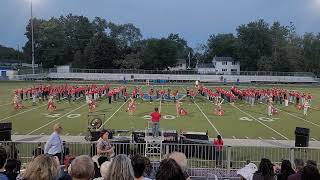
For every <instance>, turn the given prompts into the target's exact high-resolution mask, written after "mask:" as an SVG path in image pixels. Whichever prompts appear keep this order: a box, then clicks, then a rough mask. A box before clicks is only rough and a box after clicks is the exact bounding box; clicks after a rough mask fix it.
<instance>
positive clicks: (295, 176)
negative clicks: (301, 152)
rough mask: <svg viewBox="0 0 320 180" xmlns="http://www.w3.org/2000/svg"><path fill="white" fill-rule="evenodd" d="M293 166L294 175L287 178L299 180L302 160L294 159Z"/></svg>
mask: <svg viewBox="0 0 320 180" xmlns="http://www.w3.org/2000/svg"><path fill="white" fill-rule="evenodd" d="M294 165H295V171H296V173H295V174H292V175H290V176H289V177H288V180H301V173H302V169H303V167H304V162H303V160H302V159H295V160H294Z"/></svg>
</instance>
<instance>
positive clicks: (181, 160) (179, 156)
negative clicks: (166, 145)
mask: <svg viewBox="0 0 320 180" xmlns="http://www.w3.org/2000/svg"><path fill="white" fill-rule="evenodd" d="M168 158H169V159H173V160H175V161H176V162H177V164H178V165H179V166H180V167H181V169H182V170H183V171H185V170H187V168H188V160H187V157H186V155H185V154H184V153H181V152H176V151H174V152H172V153H171V154H169V157H168Z"/></svg>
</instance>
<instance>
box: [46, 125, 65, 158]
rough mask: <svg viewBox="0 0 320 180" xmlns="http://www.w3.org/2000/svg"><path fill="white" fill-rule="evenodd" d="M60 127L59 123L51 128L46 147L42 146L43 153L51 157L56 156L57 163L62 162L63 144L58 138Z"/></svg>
mask: <svg viewBox="0 0 320 180" xmlns="http://www.w3.org/2000/svg"><path fill="white" fill-rule="evenodd" d="M61 132H62V127H61V126H60V124H59V123H57V124H55V125H54V126H53V133H52V134H51V135H50V137H49V139H48V141H47V143H46V145H45V146H44V153H45V154H49V155H52V156H57V157H58V158H59V161H60V162H61V160H62V155H63V144H62V140H61V138H60V134H61Z"/></svg>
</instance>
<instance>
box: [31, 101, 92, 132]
mask: <svg viewBox="0 0 320 180" xmlns="http://www.w3.org/2000/svg"><path fill="white" fill-rule="evenodd" d="M85 105H87V103H85V104H83V105H81V106H79V107H77V108H76V109H73V110H71V111H69V112H68V113H66V114H64V115H62V116H60V117H58V118H57V119H55V120H53V121H50V122H48V123H47V124H45V125H43V126H41V127H39V128H37V129H35V130H33V131H31V132H29V133H28V134H27V135H30V134H32V133H34V132H36V131H38V130H40V129H42V128H44V127H46V126H48V125H50V124H52V123H54V122H56V121H58V120H59V119H61V118H63V117H65V116H67V115H69V114H71V113H72V112H74V111H76V110H78V109H80V108H82V107H83V106H85Z"/></svg>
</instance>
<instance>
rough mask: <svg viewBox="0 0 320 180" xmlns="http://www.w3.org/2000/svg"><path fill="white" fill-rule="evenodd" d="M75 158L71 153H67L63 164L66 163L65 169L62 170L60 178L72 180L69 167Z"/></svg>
mask: <svg viewBox="0 0 320 180" xmlns="http://www.w3.org/2000/svg"><path fill="white" fill-rule="evenodd" d="M74 159H75V157H74V156H71V155H67V156H66V157H65V158H64V160H63V164H64V169H63V171H62V172H61V175H60V178H59V180H72V178H71V176H70V175H69V174H68V169H69V167H70V165H71V162H72V161H73V160H74Z"/></svg>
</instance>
